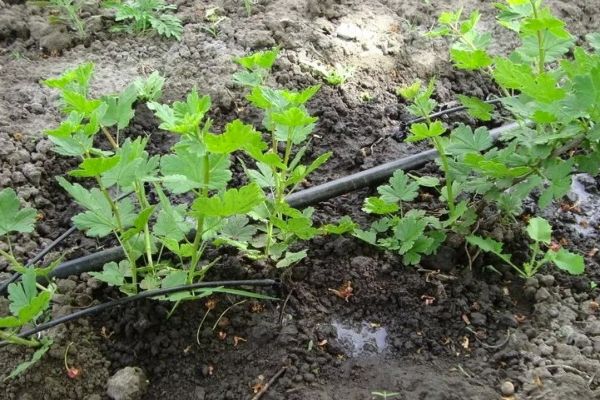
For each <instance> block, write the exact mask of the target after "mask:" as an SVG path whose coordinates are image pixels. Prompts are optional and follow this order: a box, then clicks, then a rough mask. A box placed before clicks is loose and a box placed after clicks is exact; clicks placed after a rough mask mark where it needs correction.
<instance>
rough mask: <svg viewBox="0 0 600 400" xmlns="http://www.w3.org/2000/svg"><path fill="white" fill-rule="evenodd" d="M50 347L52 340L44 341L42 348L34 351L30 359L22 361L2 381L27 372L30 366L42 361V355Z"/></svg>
mask: <svg viewBox="0 0 600 400" xmlns="http://www.w3.org/2000/svg"><path fill="white" fill-rule="evenodd" d="M50 346H52V340H45V341H44V343H43V345H42V347H40V348H39V349H37V350H36V351H35V353H33V355H32V356H31V359H30V360H28V361H24V362H22V363H20V364H19V365H17V366H16V368H15V369H13V370H12V371H11V373H10V374H8V376H7V377H6V378H4V381H5V382H6V381H7V380H9V379H14V378H16V377H17V376H19V375H21V374H22V373H23V372H25V371H27V370H28V369H29V368H30V367H31V366H33V365H35V364H36V363H37V362H38V361H40V360H41V359H42V357H43V356H44V354H46V353H47V352H48V350H50Z"/></svg>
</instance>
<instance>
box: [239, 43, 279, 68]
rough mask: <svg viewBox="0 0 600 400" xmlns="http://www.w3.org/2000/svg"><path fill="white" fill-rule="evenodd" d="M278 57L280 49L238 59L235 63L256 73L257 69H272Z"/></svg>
mask: <svg viewBox="0 0 600 400" xmlns="http://www.w3.org/2000/svg"><path fill="white" fill-rule="evenodd" d="M278 56H279V49H278V48H273V49H271V50H261V51H257V52H254V53H252V54H248V55H246V56H244V57H238V58H236V59H235V60H234V61H235V62H236V63H238V64H239V65H241V66H242V67H244V68H246V69H248V70H251V71H254V70H256V69H270V68H271V67H272V66H273V64H274V63H275V61H276V60H277V57H278Z"/></svg>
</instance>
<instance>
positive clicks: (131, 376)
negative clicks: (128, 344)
mask: <svg viewBox="0 0 600 400" xmlns="http://www.w3.org/2000/svg"><path fill="white" fill-rule="evenodd" d="M147 389H148V380H147V379H146V374H144V371H142V369H141V368H138V367H125V368H123V369H120V370H118V371H117V372H115V374H114V375H113V376H111V377H110V378H109V379H108V383H107V389H106V394H107V395H108V397H110V398H111V399H113V400H139V399H141V398H142V396H143V395H144V394H145V393H146V390H147Z"/></svg>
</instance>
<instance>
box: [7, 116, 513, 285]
mask: <svg viewBox="0 0 600 400" xmlns="http://www.w3.org/2000/svg"><path fill="white" fill-rule="evenodd" d="M518 127H519V125H518V124H516V123H510V124H507V125H503V126H500V127H498V128H494V129H491V130H490V134H491V136H492V139H493V140H494V141H495V140H497V138H498V137H499V136H501V135H502V134H504V133H506V132H508V131H511V130H514V129H516V128H518ZM436 155H437V151H435V150H433V149H430V150H426V151H423V152H420V153H417V154H414V155H411V156H408V157H403V158H401V159H398V160H395V161H391V162H388V163H385V164H381V165H378V166H376V167H373V168H369V169H367V170H364V171H361V172H358V173H356V174H352V175H348V176H345V177H342V178H338V179H334V180H333V181H330V182H327V183H324V184H321V185H317V186H314V187H311V188H308V189H305V190H302V191H299V192H296V193H293V194H291V195H290V196H288V197H287V198H286V200H287V202H288V203H289V204H290V205H291V206H293V207H296V208H302V207H307V206H309V205H313V204H317V203H319V202H321V201H324V200H327V199H330V198H333V197H337V196H340V195H342V194H346V193H350V192H352V191H355V190H358V189H362V188H364V187H368V186H373V185H377V184H379V183H381V182H383V181H385V180H386V179H388V178H389V177H390V176H392V174H393V173H394V171H396V170H398V169H402V170H411V169H416V168H419V167H421V166H423V165H425V164H426V163H427V162H429V161H431V160H433V159H434V158H435V157H436ZM57 240H58V239H57ZM123 257H124V252H123V249H121V248H120V247H113V248H109V249H106V250H101V251H99V252H96V253H93V254H90V255H87V256H84V257H80V258H76V259H74V260H70V261H66V262H64V263H62V264H60V265H59V266H57V267H56V268H55V269H54V270H53V271H52V272H51V273H50V277H55V278H66V277H68V276H71V275H79V274H81V273H83V272H90V271H96V270H98V269H100V268H101V267H102V266H103V265H104V264H106V263H108V262H111V261H119V260H121V259H122V258H123ZM3 286H4V287H3V288H2V289H4V288H5V285H4V284H3ZM6 286H8V285H6ZM0 294H3V291H0Z"/></svg>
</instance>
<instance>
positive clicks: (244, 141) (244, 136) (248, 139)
mask: <svg viewBox="0 0 600 400" xmlns="http://www.w3.org/2000/svg"><path fill="white" fill-rule="evenodd" d="M204 143H205V145H206V148H207V149H208V151H210V152H212V153H217V154H229V153H233V152H234V151H236V150H241V149H249V150H251V151H262V150H264V149H265V148H267V144H266V143H265V142H263V140H262V136H261V134H260V133H259V132H258V131H257V130H256V129H254V127H253V126H252V125H248V124H244V123H243V122H242V121H240V120H239V119H236V120H234V121H233V122H230V123H228V124H227V125H226V126H225V131H224V132H223V133H222V134H221V135H214V134H212V133H208V134H206V135H205V136H204Z"/></svg>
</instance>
